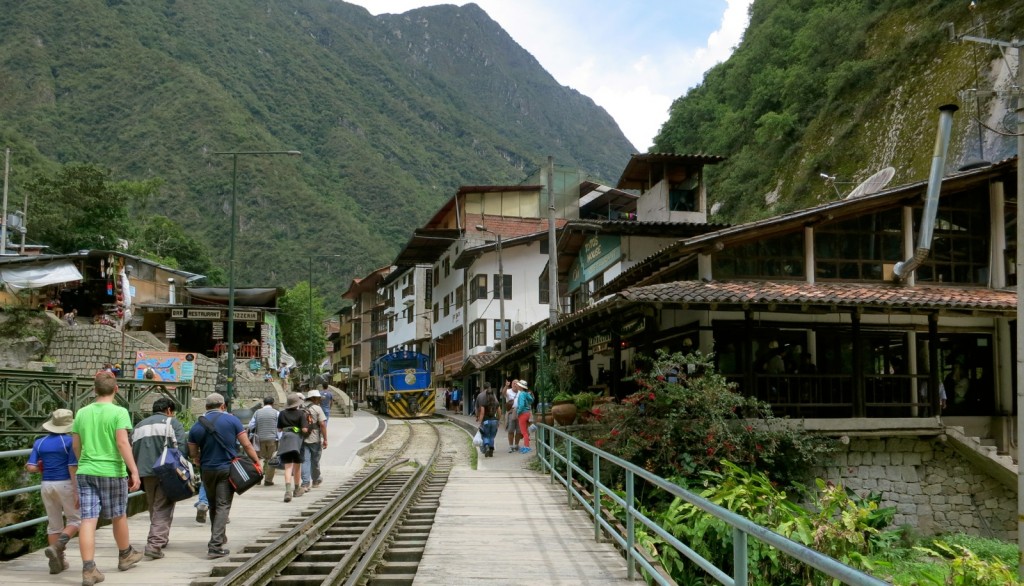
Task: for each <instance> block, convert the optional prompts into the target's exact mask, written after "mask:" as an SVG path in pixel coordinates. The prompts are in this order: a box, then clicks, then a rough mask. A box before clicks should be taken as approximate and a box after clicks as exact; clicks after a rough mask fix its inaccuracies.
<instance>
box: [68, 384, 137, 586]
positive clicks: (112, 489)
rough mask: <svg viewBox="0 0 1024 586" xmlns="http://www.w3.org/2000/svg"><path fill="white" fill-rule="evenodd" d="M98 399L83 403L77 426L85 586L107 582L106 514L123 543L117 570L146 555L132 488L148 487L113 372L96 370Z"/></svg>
mask: <svg viewBox="0 0 1024 586" xmlns="http://www.w3.org/2000/svg"><path fill="white" fill-rule="evenodd" d="M93 391H94V392H95V393H96V401H95V402H93V403H91V404H89V405H86V406H85V407H82V408H81V409H80V410H79V411H78V415H77V416H76V417H75V421H74V423H73V424H72V427H71V433H72V434H73V435H72V439H73V445H74V451H75V457H77V458H78V473H77V474H76V481H77V484H78V502H79V504H80V506H81V510H82V523H81V527H80V528H79V531H78V549H79V551H80V552H81V554H82V586H93V585H94V584H96V583H98V582H102V581H103V580H104V576H103V572H101V571H100V569H99V568H97V567H96V561H95V557H96V526H97V524H98V523H99V519H100V517H103V518H104V519H110V524H111V526H112V527H113V534H114V542H115V543H117V552H118V558H117V569H118V570H121V571H125V570H129V569H131V568H132V567H133V566H134V565H135V564H137V563H138V562H139V560H141V559H142V552H141V551H138V550H136V549H135V548H134V547H132V544H131V541H130V536H129V534H128V516H127V514H126V513H127V509H128V492H129V491H134V490H138V489H139V487H140V486H142V481H141V480H139V469H138V468H137V467H136V466H135V457H134V456H133V455H132V444H131V441H130V440H129V438H128V434H129V432H130V431H131V429H132V419H131V416H129V415H128V410H127V409H125V408H124V407H121V406H119V405H115V404H114V394H115V393H117V379H116V378H114V374H113V373H112V372H110V371H109V370H104V371H101V372H98V373H96V378H95V379H94V381H93Z"/></svg>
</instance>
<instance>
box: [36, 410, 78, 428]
mask: <svg viewBox="0 0 1024 586" xmlns="http://www.w3.org/2000/svg"><path fill="white" fill-rule="evenodd" d="M74 421H75V414H74V413H72V412H71V410H70V409H57V410H56V411H54V412H53V413H52V414H51V415H50V419H48V420H47V421H46V422H44V423H43V429H45V430H46V431H48V432H50V433H68V432H69V431H71V424H72V423H74Z"/></svg>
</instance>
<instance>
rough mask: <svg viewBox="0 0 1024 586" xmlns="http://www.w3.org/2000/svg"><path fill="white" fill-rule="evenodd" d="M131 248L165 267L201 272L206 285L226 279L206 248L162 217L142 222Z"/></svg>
mask: <svg viewBox="0 0 1024 586" xmlns="http://www.w3.org/2000/svg"><path fill="white" fill-rule="evenodd" d="M132 250H133V251H134V252H136V253H137V254H139V255H140V256H144V257H146V258H151V259H153V260H155V261H157V262H160V263H163V264H166V265H167V266H171V267H174V268H179V269H181V270H183V271H189V272H192V273H196V274H200V275H205V276H206V279H207V281H208V282H209V283H210V284H221V283H224V282H225V281H226V280H227V279H226V278H225V275H224V270H223V269H221V268H220V267H217V266H214V264H213V260H212V259H211V257H210V250H209V248H207V247H206V245H204V244H203V243H201V242H199V241H198V240H196V239H195V238H192V237H191V236H189V235H188V234H187V233H186V232H185V229H184V228H182V227H181V225H180V224H178V223H177V222H175V221H173V220H171V219H169V218H166V217H164V216H151V217H150V218H149V219H148V220H147V221H146V222H145V224H144V225H143V226H142V229H141V231H140V233H139V238H138V240H137V241H136V242H134V243H133V244H132Z"/></svg>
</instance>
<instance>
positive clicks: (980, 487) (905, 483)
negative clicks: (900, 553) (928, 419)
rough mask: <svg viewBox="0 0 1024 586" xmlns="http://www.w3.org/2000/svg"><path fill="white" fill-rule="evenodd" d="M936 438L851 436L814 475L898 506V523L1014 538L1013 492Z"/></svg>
mask: <svg viewBox="0 0 1024 586" xmlns="http://www.w3.org/2000/svg"><path fill="white" fill-rule="evenodd" d="M943 440H944V436H939V437H938V438H902V437H897V438H884V439H882V438H879V439H875V438H850V442H849V445H845V446H843V448H844V449H843V450H841V451H840V453H838V454H836V456H835V457H834V459H833V461H832V462H830V465H829V466H827V467H826V468H821V469H818V470H815V471H814V474H815V475H816V476H818V477H821V478H824V479H827V480H831V481H833V482H841V483H842V484H843V485H844V486H846V487H847V488H850V489H852V490H854V491H855V492H856V493H857V494H858V495H861V496H864V495H866V494H868V493H869V492H875V493H881V495H882V503H881V504H882V506H883V507H890V506H894V507H896V517H895V519H894V520H893V524H894V525H896V526H900V525H910V526H912V527H916V528H917V530H918V531H920V532H921V533H924V534H929V535H930V534H936V533H943V532H964V533H969V534H972V535H982V536H986V537H989V536H991V537H997V538H999V539H1004V540H1007V541H1016V539H1017V522H1016V511H1017V495H1016V493H1015V492H1013V491H1012V490H1010V489H1008V488H1007V487H1005V486H1003V485H1002V484H1001V483H1000V482H998V481H997V480H995V479H994V478H992V477H991V476H989V475H988V474H985V473H983V472H981V471H979V470H978V469H977V468H975V467H974V466H973V465H971V463H970V462H968V461H967V460H966V459H964V458H963V457H962V456H960V454H958V453H957V452H956V451H954V450H953V448H952V447H950V446H948V445H947V444H946V443H945V441H943Z"/></svg>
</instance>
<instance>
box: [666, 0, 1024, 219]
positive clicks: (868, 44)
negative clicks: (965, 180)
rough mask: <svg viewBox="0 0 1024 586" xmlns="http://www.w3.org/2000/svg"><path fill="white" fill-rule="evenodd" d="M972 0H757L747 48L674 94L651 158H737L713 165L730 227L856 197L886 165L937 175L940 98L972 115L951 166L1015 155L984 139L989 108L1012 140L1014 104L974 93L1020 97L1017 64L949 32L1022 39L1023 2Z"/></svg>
mask: <svg viewBox="0 0 1024 586" xmlns="http://www.w3.org/2000/svg"><path fill="white" fill-rule="evenodd" d="M969 4H970V2H967V1H963V2H949V1H946V0H930V1H919V0H889V1H885V2H883V1H880V0H847V1H844V2H834V1H830V0H755V2H754V4H753V5H752V7H751V19H750V26H749V28H748V29H747V31H746V33H745V34H744V38H743V41H742V42H741V43H740V44H739V46H738V47H737V48H736V51H735V52H734V53H733V55H732V57H731V58H730V59H729V60H728V61H726V62H724V63H721V64H719V65H717V66H716V67H714V68H713V69H711V70H709V71H708V72H707V74H706V75H705V77H704V81H703V83H701V84H700V85H699V86H698V87H696V88H694V89H692V90H691V91H689V92H688V93H687V95H686V96H684V97H681V98H679V99H677V100H676V102H675V103H674V104H673V106H672V110H671V115H670V118H669V120H668V121H667V122H666V123H665V124H664V125H663V127H662V129H661V132H660V133H659V135H658V136H657V138H656V139H655V147H654V149H653V150H656V151H674V152H683V153H692V152H706V153H711V154H716V155H723V156H726V157H728V158H729V160H728V161H727V162H725V163H723V164H721V165H716V166H713V167H711V168H709V171H708V177H709V188H708V197H709V200H710V201H711V202H719V203H721V204H722V205H721V212H720V213H721V217H720V218H718V219H719V220H727V221H728V220H731V221H734V222H735V221H742V220H751V219H757V218H761V217H765V216H770V215H774V214H777V213H781V212H785V211H789V210H793V209H799V208H804V207H808V206H811V205H815V204H817V203H820V202H821V201H827V200H829V199H837V197H838V195H837V194H836V188H838V190H839V192H840V193H841V194H842V195H845V194H847V193H849V192H850V191H851V190H852V189H853V188H854V186H855V184H856V183H857V182H859V181H863V180H864V179H866V178H867V177H868V176H869V175H871V174H872V173H874V172H876V171H878V170H880V169H882V168H883V167H886V166H892V167H894V168H895V169H896V176H895V178H894V179H893V181H892V183H891V184H892V185H898V184H901V183H907V182H912V181H918V180H924V179H926V178H927V176H928V169H929V166H930V165H931V158H932V147H933V145H934V141H935V134H936V128H937V121H938V112H937V108H938V106H940V105H942V104H947V103H955V104H957V105H959V106H960V108H961V109H960V111H959V112H958V113H957V115H956V117H955V121H954V124H955V126H954V139H953V144H952V146H951V149H950V156H949V164H948V165H947V171H950V170H953V169H955V168H956V167H957V166H959V165H960V164H962V163H964V162H965V161H967V160H969V159H972V158H978V157H979V156H984V158H986V159H988V160H998V159H1000V158H1003V157H1006V156H1009V155H1012V154H1015V153H1016V146H1015V140H1016V139H1015V138H1013V137H1012V136H1009V137H1006V136H1000V135H999V134H997V133H994V132H991V131H983V132H982V134H981V136H982V140H981V142H980V143H979V125H978V114H979V113H980V118H981V119H983V120H984V122H985V124H986V125H988V126H990V127H993V128H997V129H1003V130H1009V131H1010V132H1011V133H1012V132H1014V131H1015V128H1014V126H1015V125H1014V124H1013V122H1012V112H1013V109H1012V104H1014V103H1015V101H1012V100H1011V99H1010V98H1008V97H1007V96H1005V95H1000V96H999V97H997V98H995V99H991V100H987V101H983V102H982V103H980V104H976V103H975V101H974V99H973V97H972V96H971V95H970V94H964V93H962V91H963V90H966V89H968V88H980V89H982V90H991V89H997V90H1006V89H1009V86H1008V83H1007V75H1008V66H1007V63H1008V62H1007V61H1006V60H1004V59H1003V55H1002V54H1001V53H1000V51H999V50H998V49H997V48H994V47H991V46H988V45H980V44H977V43H971V42H961V43H955V42H952V41H951V40H950V36H949V29H948V27H946V26H944V25H945V24H946V23H952V24H953V27H954V30H955V32H956V33H957V34H962V33H965V32H967V31H968V30H969V29H973V30H972V31H971V33H970V34H973V35H975V36H980V37H989V38H994V39H1000V40H1003V41H1010V40H1012V39H1013V37H1014V36H1015V35H1017V36H1019V32H1020V30H1021V28H1022V27H1024V4H1022V3H1020V2H1014V1H1012V0H981V1H979V2H977V9H976V10H974V11H971V10H969V9H968V5H969ZM1009 66H1011V67H1015V66H1016V63H1015V60H1011V61H1009ZM1008 113H1009V116H1008V115H1007V114H1008ZM1007 119H1008V120H1007ZM1008 121H1009V122H1010V126H1009V128H1006V124H1005V123H1006V122H1008ZM980 144H983V145H984V148H983V149H982V148H981V147H980V146H979V145H980ZM822 173H825V174H827V175H830V176H835V177H836V184H835V186H834V187H833V185H830V184H828V183H826V182H825V181H823V180H822V178H821V177H820V174H822Z"/></svg>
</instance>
